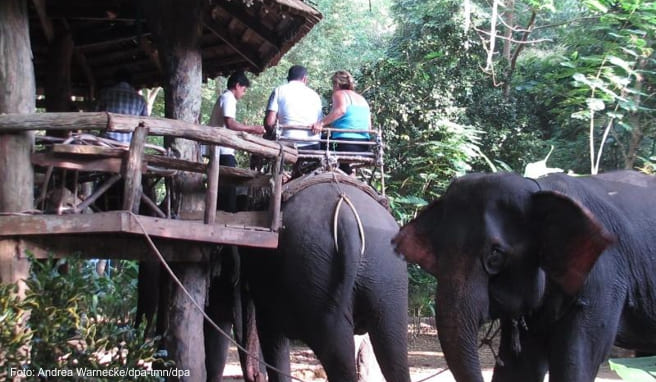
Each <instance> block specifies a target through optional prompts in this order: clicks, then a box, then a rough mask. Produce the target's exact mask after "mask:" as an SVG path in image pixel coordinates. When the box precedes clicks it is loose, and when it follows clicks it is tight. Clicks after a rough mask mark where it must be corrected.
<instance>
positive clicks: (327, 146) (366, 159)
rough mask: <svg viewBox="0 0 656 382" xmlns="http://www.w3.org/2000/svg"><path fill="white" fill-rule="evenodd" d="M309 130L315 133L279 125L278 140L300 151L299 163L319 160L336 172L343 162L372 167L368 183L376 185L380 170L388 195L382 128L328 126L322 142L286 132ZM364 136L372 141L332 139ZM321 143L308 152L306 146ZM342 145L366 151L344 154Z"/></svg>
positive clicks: (383, 185) (309, 128) (277, 127)
mask: <svg viewBox="0 0 656 382" xmlns="http://www.w3.org/2000/svg"><path fill="white" fill-rule="evenodd" d="M290 130H295V131H308V130H311V127H310V126H289V125H288V126H281V125H276V135H275V137H276V140H277V141H279V142H283V143H284V144H286V145H290V146H294V147H295V148H296V149H297V151H298V159H299V163H300V162H301V161H303V160H318V161H319V162H320V163H321V166H322V167H323V168H324V169H325V170H334V169H335V168H336V167H338V166H339V164H340V163H348V164H350V165H351V167H352V168H354V169H360V168H370V169H371V172H370V174H369V179H367V183H368V184H369V185H372V183H373V181H374V179H375V176H376V170H379V171H380V193H381V194H382V195H383V196H384V195H385V167H384V162H383V154H384V148H385V146H384V144H383V136H382V131H381V130H380V129H366V130H355V129H339V128H334V127H328V128H326V127H324V128H323V130H322V135H321V137H320V138H319V139H317V138H312V137H307V138H300V137H298V138H291V137H289V136H285V134H284V132H285V131H290ZM340 132H343V133H362V134H368V135H369V139H362V140H353V139H349V140H344V139H339V138H332V137H331V136H332V135H333V133H340ZM313 143H318V144H319V145H320V147H321V149H319V150H316V149H314V150H312V149H304V148H303V147H304V146H307V145H309V144H313ZM340 143H345V144H349V145H356V146H361V147H366V148H367V150H366V151H341V150H339V149H338V145H339V144H340Z"/></svg>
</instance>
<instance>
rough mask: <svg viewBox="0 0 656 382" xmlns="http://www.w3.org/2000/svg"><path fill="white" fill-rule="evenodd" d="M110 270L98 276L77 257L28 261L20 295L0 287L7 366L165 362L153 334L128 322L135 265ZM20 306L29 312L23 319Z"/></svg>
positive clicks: (131, 316)
mask: <svg viewBox="0 0 656 382" xmlns="http://www.w3.org/2000/svg"><path fill="white" fill-rule="evenodd" d="M60 269H66V272H64V273H61V272H60ZM113 270H114V272H113V274H112V276H111V277H103V276H98V275H97V274H96V273H95V270H94V269H93V267H92V266H91V265H90V264H89V262H86V261H82V260H79V259H73V258H69V259H67V260H54V259H50V260H47V261H36V260H32V268H31V273H30V278H29V279H28V280H26V281H25V283H26V285H27V287H28V290H27V292H26V295H25V298H24V300H22V301H20V300H18V299H17V298H16V297H15V296H14V295H13V292H14V289H13V288H12V287H8V286H2V287H1V288H0V303H2V306H3V307H5V309H3V310H2V311H3V315H2V316H0V344H2V348H1V349H3V351H4V349H10V350H11V351H8V353H11V354H12V357H10V358H8V359H7V360H6V361H5V362H6V363H7V365H8V366H13V367H18V368H20V367H25V368H26V369H29V370H37V371H38V370H40V369H43V370H76V369H78V368H83V369H87V370H112V369H115V368H120V369H137V370H138V369H141V370H143V369H144V368H146V367H150V366H151V365H152V364H153V363H154V362H157V364H158V365H159V366H162V365H163V366H165V367H168V366H170V362H168V361H164V360H162V359H161V357H159V356H158V353H157V342H158V339H157V338H146V337H144V334H143V333H144V327H141V328H134V327H133V325H132V322H134V307H135V306H136V301H135V296H136V293H135V291H136V279H137V277H136V276H137V264H136V263H135V262H127V261H124V262H121V263H120V267H118V268H114V269H113ZM24 311H29V320H28V321H27V323H25V322H24V319H25V316H24V313H23V312H24ZM21 322H23V323H22V324H21ZM27 344H29V347H25V348H23V347H24V346H25V345H27ZM20 348H23V349H24V350H25V349H29V353H30V355H29V358H28V357H20V354H21V353H20V352H19V351H18V349H20ZM0 366H2V364H0ZM3 370H6V369H3ZM109 379H111V378H107V380H109ZM151 379H153V380H154V379H155V378H151ZM28 380H30V379H29V378H28ZM35 380H36V379H35ZM93 380H94V381H102V380H105V379H102V378H100V379H99V378H97V377H94V378H93ZM143 380H149V379H148V378H144V379H143Z"/></svg>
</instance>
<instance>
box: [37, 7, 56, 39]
mask: <svg viewBox="0 0 656 382" xmlns="http://www.w3.org/2000/svg"><path fill="white" fill-rule="evenodd" d="M32 4H34V8H35V9H36V14H37V15H38V16H39V22H40V23H41V28H43V34H44V35H45V36H46V40H47V41H48V42H49V43H51V42H52V40H54V39H55V29H54V28H53V26H52V20H50V18H49V17H48V13H47V12H46V1H45V0H32Z"/></svg>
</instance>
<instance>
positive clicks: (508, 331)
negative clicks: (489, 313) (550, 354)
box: [492, 320, 548, 382]
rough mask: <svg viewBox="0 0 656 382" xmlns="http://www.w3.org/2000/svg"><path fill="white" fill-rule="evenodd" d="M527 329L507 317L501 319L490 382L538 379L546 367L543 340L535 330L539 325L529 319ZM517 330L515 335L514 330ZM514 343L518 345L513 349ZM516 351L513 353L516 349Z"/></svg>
mask: <svg viewBox="0 0 656 382" xmlns="http://www.w3.org/2000/svg"><path fill="white" fill-rule="evenodd" d="M527 326H528V330H529V331H528V332H527V331H525V330H524V329H523V328H516V329H515V327H514V325H513V323H512V321H511V320H502V321H501V342H500V344H499V362H498V363H497V365H496V366H495V367H494V376H493V377H492V381H494V382H501V381H503V382H542V381H543V380H544V376H545V374H546V372H547V368H548V363H547V362H548V360H547V350H546V349H547V346H548V345H547V339H546V338H545V336H544V334H543V333H540V332H538V330H536V328H537V327H539V325H538V324H537V323H532V322H529V323H528V324H527ZM516 330H519V332H518V333H516V334H519V341H520V342H519V344H515V343H514V342H515V341H516V339H517V338H518V337H517V336H516V334H513V332H514V331H516ZM517 345H519V346H520V348H517ZM513 349H519V350H520V352H519V353H517V352H516V350H513Z"/></svg>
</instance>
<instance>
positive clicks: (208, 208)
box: [205, 145, 220, 224]
mask: <svg viewBox="0 0 656 382" xmlns="http://www.w3.org/2000/svg"><path fill="white" fill-rule="evenodd" d="M207 149H208V150H210V163H209V165H208V166H207V193H206V194H205V224H214V221H215V220H216V204H217V200H216V198H217V195H218V193H219V168H220V166H219V153H218V151H219V148H218V147H216V146H214V145H211V146H208V147H207Z"/></svg>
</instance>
